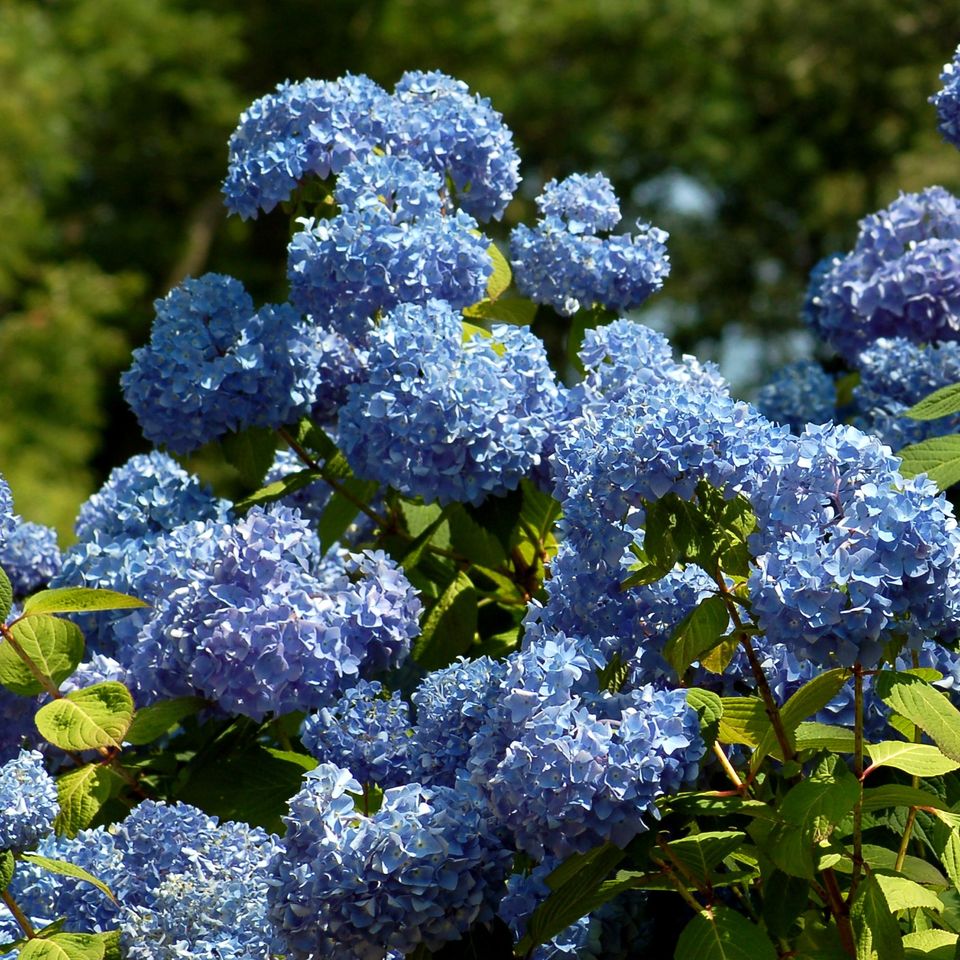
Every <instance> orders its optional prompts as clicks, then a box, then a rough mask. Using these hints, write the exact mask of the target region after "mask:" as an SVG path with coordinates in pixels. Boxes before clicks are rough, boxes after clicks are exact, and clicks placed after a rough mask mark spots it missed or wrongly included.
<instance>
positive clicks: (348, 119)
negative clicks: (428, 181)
mask: <svg viewBox="0 0 960 960" xmlns="http://www.w3.org/2000/svg"><path fill="white" fill-rule="evenodd" d="M376 148H380V149H381V150H382V151H384V152H386V153H388V154H391V155H396V156H402V157H410V158H412V159H413V160H415V161H417V163H419V164H420V165H421V166H423V167H425V168H427V169H429V170H432V171H434V172H436V173H437V174H439V176H440V177H441V179H442V180H443V181H444V183H446V182H447V181H448V180H449V182H450V184H451V185H452V187H453V190H454V194H455V196H454V197H453V198H449V199H450V200H451V201H452V200H455V201H456V203H457V205H458V206H460V207H461V208H462V209H463V210H464V211H465V212H467V213H469V214H471V215H472V216H474V217H476V218H477V219H478V220H481V221H487V220H489V219H491V218H497V219H499V218H500V217H501V216H502V215H503V211H504V210H505V209H506V206H507V204H508V203H509V202H510V200H511V198H512V197H513V194H514V192H515V191H516V188H517V184H518V183H519V180H520V178H519V173H518V171H519V166H520V158H519V156H518V155H517V151H516V149H515V148H514V146H513V137H512V134H511V133H510V131H509V129H507V127H506V126H505V125H504V123H503V117H502V116H501V115H500V114H499V113H498V112H497V111H496V110H494V109H493V107H492V106H491V105H490V101H489V100H487V99H485V98H483V97H480V96H474V95H472V94H471V93H470V91H469V89H468V87H467V86H466V84H464V83H462V82H461V81H459V80H455V79H453V78H452V77H448V76H446V75H445V74H442V73H439V72H436V71H434V72H429V73H424V72H420V71H411V72H408V73H405V74H404V75H403V77H402V78H401V79H400V81H399V82H398V83H397V85H396V87H395V88H394V92H393V95H392V96H391V95H390V94H388V93H387V92H386V91H385V90H384V89H383V88H381V87H380V86H378V85H377V84H376V83H374V82H373V81H372V80H370V79H369V77H366V76H363V75H360V76H351V75H349V74H348V75H346V76H345V77H342V78H341V79H339V80H337V81H334V82H326V81H317V80H304V81H303V82H302V83H283V84H280V85H279V86H278V87H277V89H276V91H275V92H274V93H272V94H269V95H267V96H265V97H262V98H261V99H259V100H257V101H256V102H254V103H253V104H252V105H251V106H250V107H249V108H248V109H247V110H246V111H244V113H243V114H242V115H241V117H240V124H239V126H238V127H237V129H236V131H235V132H234V134H233V136H232V137H231V138H230V145H229V169H228V173H227V178H226V180H225V182H224V185H223V192H224V195H225V197H226V203H227V207H228V208H229V209H230V210H231V212H233V213H239V214H240V215H241V216H242V217H244V218H247V217H256V216H257V215H258V213H259V211H261V210H263V211H264V212H269V211H270V210H272V209H273V208H274V207H275V206H276V205H277V204H278V203H282V202H284V201H286V200H288V199H290V197H291V195H292V194H293V192H294V190H296V188H297V187H298V186H299V185H300V184H301V182H302V181H303V180H304V179H305V178H306V177H307V176H309V175H314V176H316V177H318V178H319V179H321V180H324V179H326V178H327V177H329V176H330V175H331V174H339V173H340V172H341V171H342V170H343V168H344V167H346V166H347V165H348V164H349V163H351V162H353V161H356V160H361V161H362V160H366V159H369V158H371V156H374V150H375V149H376ZM444 189H446V188H444Z"/></svg>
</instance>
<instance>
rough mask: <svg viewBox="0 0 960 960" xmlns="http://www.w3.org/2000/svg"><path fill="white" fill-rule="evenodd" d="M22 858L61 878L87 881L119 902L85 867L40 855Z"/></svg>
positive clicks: (25, 854) (27, 855) (26, 855)
mask: <svg viewBox="0 0 960 960" xmlns="http://www.w3.org/2000/svg"><path fill="white" fill-rule="evenodd" d="M21 857H22V858H23V859H24V860H28V861H29V862H30V863H35V864H36V865H37V866H38V867H43V869H44V870H47V871H49V872H50V873H56V874H58V875H59V876H61V877H72V878H73V879H74V880H86V882H87V883H92V884H93V885H94V886H95V887H96V888H97V889H98V890H100V891H101V892H102V893H105V894H106V895H107V896H108V897H109V898H110V899H111V900H112V901H113V902H114V903H116V902H117V898H116V897H115V896H114V895H113V891H112V890H111V889H110V888H109V887H108V886H107V885H106V884H105V883H104V882H103V881H102V880H98V879H97V878H96V877H95V876H94V875H93V874H92V873H88V872H87V871H86V870H84V869H83V867H78V866H76V865H75V864H72V863H67V861H66V860H53V859H51V858H50V857H41V856H40V854H38V853H23V854H21Z"/></svg>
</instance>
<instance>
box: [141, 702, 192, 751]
mask: <svg viewBox="0 0 960 960" xmlns="http://www.w3.org/2000/svg"><path fill="white" fill-rule="evenodd" d="M203 705H204V701H203V700H202V699H200V697H177V698H176V699H175V700H161V701H160V702H159V703H152V704H150V706H148V707H141V708H140V709H139V710H138V711H137V712H136V713H135V714H134V716H133V723H131V724H130V729H129V730H128V731H127V735H126V737H125V739H126V740H127V741H128V742H129V743H132V744H135V745H137V746H139V745H141V744H144V743H153V741H154V740H156V739H157V738H158V737H162V736H163V735H164V734H165V733H166V732H167V731H168V730H169V729H170V728H171V727H174V726H179V724H180V721H181V720H184V719H186V718H187V717H191V716H193V715H194V714H195V713H197V712H198V711H199V710H200V708H201V707H202V706H203Z"/></svg>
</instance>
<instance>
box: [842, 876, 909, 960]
mask: <svg viewBox="0 0 960 960" xmlns="http://www.w3.org/2000/svg"><path fill="white" fill-rule="evenodd" d="M850 920H851V923H852V924H853V932H854V938H855V941H856V948H857V960H903V941H902V940H901V939H900V924H899V923H898V922H897V918H896V917H895V916H894V915H893V914H892V913H891V912H890V906H889V904H888V903H887V898H886V897H885V896H884V895H883V890H882V889H881V888H880V885H879V883H878V882H877V877H876V876H875V875H873V874H868V875H867V876H866V877H863V878H862V879H861V881H860V886H859V887H858V888H857V895H856V898H855V899H854V901H853V905H852V906H851V908H850Z"/></svg>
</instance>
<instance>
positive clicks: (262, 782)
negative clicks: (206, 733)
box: [176, 744, 306, 833]
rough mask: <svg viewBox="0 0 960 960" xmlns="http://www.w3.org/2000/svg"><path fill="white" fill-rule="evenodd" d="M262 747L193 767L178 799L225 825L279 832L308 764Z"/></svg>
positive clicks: (212, 758) (244, 750) (220, 755)
mask: <svg viewBox="0 0 960 960" xmlns="http://www.w3.org/2000/svg"><path fill="white" fill-rule="evenodd" d="M284 753H285V752H284V751H280V752H279V755H275V754H273V753H271V752H270V751H268V750H265V749H264V748H263V747H261V746H259V745H258V744H250V745H248V746H246V747H244V748H243V749H241V750H237V751H235V752H231V753H227V754H217V755H215V756H213V757H210V758H208V759H207V760H205V761H203V762H196V763H194V764H192V765H191V766H190V767H189V768H188V770H187V773H186V777H185V780H184V782H183V785H182V786H181V787H180V789H179V790H178V791H177V794H176V799H178V800H183V801H184V802H185V803H192V804H193V805H194V806H197V807H200V808H201V809H202V810H204V811H206V812H207V813H209V814H212V815H214V816H218V817H220V818H221V819H222V820H242V821H244V822H245V823H249V824H251V825H253V826H257V827H263V828H264V829H266V830H270V831H272V832H275V833H278V832H282V830H283V820H282V818H283V817H284V816H285V815H286V813H287V810H288V803H289V800H290V798H291V797H292V796H293V795H294V794H295V793H296V792H297V791H298V790H299V789H300V787H301V785H302V781H303V774H304V771H305V769H306V767H305V761H303V760H300V759H299V758H296V759H293V758H287V757H286V756H284Z"/></svg>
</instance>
